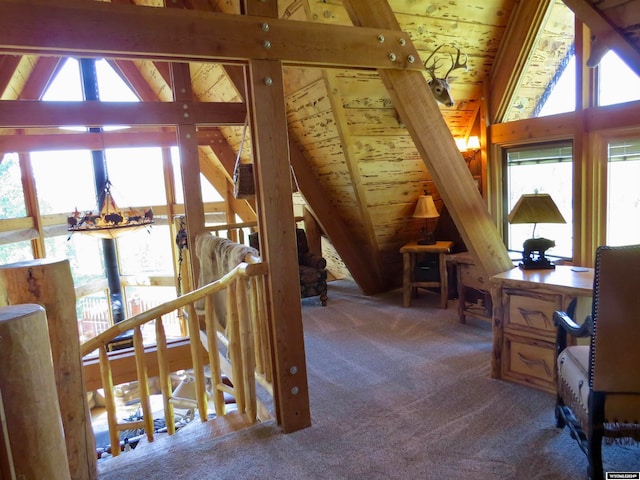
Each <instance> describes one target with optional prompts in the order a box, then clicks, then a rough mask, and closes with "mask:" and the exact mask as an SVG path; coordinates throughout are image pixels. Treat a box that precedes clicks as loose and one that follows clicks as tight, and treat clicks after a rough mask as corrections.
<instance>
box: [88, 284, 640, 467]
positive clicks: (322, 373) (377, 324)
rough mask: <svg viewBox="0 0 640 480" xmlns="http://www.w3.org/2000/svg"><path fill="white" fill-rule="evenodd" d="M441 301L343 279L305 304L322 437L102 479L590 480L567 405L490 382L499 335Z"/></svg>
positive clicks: (632, 458) (246, 439)
mask: <svg viewBox="0 0 640 480" xmlns="http://www.w3.org/2000/svg"><path fill="white" fill-rule="evenodd" d="M438 298H439V297H437V296H435V295H429V294H422V295H421V296H420V297H419V298H418V299H416V300H415V301H414V302H413V304H412V307H411V308H403V307H402V306H401V305H402V294H401V292H399V291H395V292H390V293H387V294H384V295H380V296H373V297H365V296H363V295H361V294H360V292H359V290H358V288H357V287H356V286H355V284H353V283H351V282H346V281H338V282H332V283H331V284H330V288H329V302H328V306H327V307H324V308H323V307H321V306H319V305H318V304H316V303H314V302H313V301H311V302H310V301H307V300H305V301H304V302H303V321H304V327H305V347H306V351H307V370H308V378H309V390H310V401H311V415H312V421H313V425H312V426H311V427H310V428H307V429H304V430H302V431H299V432H295V433H292V434H288V435H285V434H282V433H281V432H280V430H279V428H278V427H277V425H275V423H274V422H267V423H263V424H260V425H257V426H255V427H252V428H251V429H248V430H245V431H243V432H240V433H237V434H232V435H229V436H226V437H221V438H218V439H215V440H211V441H207V442H200V443H195V442H194V443H193V444H190V445H189V448H184V449H181V450H179V451H177V450H176V449H173V451H174V452H175V453H174V454H172V455H167V456H165V457H163V458H158V459H157V463H154V465H149V464H142V463H138V464H137V465H136V466H135V467H131V466H130V463H131V462H126V465H127V466H126V468H125V466H124V462H122V460H121V459H123V457H124V455H122V456H120V457H118V458H115V459H111V460H108V461H106V462H104V463H102V464H101V465H100V472H101V474H100V479H101V480H111V479H121V480H122V479H153V478H163V479H165V478H169V479H200V480H202V479H229V480H230V479H261V478H271V479H297V480H306V479H309V480H312V479H323V480H324V479H345V480H346V479H349V480H351V479H354V480H355V479H362V480H370V479H453V480H455V479H490V478H498V479H528V480H531V479H549V480H551V479H553V480H563V479H567V480H569V479H580V478H586V465H587V462H586V457H585V456H584V455H583V454H582V452H581V451H580V450H579V448H578V446H577V445H576V443H575V442H574V441H573V440H572V439H571V438H570V437H569V434H568V432H567V431H566V430H565V431H563V430H559V429H557V428H556V427H555V421H554V416H553V407H554V397H553V396H552V395H550V394H547V393H543V392H539V391H537V390H534V389H531V388H528V387H524V386H518V385H515V384H511V383H507V382H502V381H498V380H493V379H491V378H489V369H490V358H491V326H490V325H489V324H488V323H487V322H482V321H479V320H470V321H469V322H468V323H467V324H466V325H461V324H460V323H458V318H457V315H456V311H455V302H450V306H449V309H448V310H440V309H439V308H437V305H438ZM185 433H186V432H185ZM171 440H172V439H171V438H164V439H161V440H158V441H169V442H170V441H171ZM603 452H604V459H605V470H608V471H634V472H637V471H640V447H638V446H628V447H620V446H614V447H605V448H604V450H603ZM137 453H138V452H136V451H135V450H134V451H133V452H129V453H127V454H126V455H127V456H128V455H136V454H137ZM123 460H124V459H123Z"/></svg>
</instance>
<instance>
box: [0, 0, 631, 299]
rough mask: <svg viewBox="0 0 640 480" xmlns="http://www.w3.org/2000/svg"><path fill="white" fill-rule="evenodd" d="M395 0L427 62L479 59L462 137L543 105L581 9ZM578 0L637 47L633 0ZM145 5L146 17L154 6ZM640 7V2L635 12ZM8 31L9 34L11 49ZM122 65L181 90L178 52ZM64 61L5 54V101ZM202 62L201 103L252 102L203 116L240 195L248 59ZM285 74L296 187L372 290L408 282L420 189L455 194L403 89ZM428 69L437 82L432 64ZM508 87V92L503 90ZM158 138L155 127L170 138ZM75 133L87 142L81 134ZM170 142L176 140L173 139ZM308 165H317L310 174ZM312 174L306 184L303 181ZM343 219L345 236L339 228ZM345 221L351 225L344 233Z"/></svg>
mask: <svg viewBox="0 0 640 480" xmlns="http://www.w3.org/2000/svg"><path fill="white" fill-rule="evenodd" d="M87 1H88V0H87ZM9 3H10V2H9ZM112 3H121V4H128V5H130V4H131V3H135V4H136V5H139V6H140V7H143V6H144V7H162V6H163V5H164V2H163V0H136V1H135V2H133V1H131V2H129V1H126V0H117V1H116V0H113V1H112ZM174 3H175V2H174ZM182 3H183V7H184V8H188V9H194V10H203V11H214V12H220V13H227V14H240V13H241V6H240V2H239V1H238V0H183V1H182ZM388 3H389V6H390V8H391V9H392V10H393V13H394V15H395V18H396V20H397V22H398V23H399V25H400V28H401V30H402V31H404V32H406V33H407V34H408V36H409V38H410V39H411V42H412V43H413V46H414V47H415V48H416V50H417V52H418V54H419V56H420V59H417V62H421V61H424V60H425V59H426V58H427V57H428V56H429V55H430V54H431V52H433V51H434V50H435V49H436V48H437V47H439V46H441V45H444V47H443V48H441V50H444V51H445V52H446V53H447V56H445V57H443V58H441V59H440V60H439V62H440V64H441V65H443V66H442V69H446V68H448V62H449V57H448V52H454V50H453V49H454V48H460V50H461V51H462V52H463V53H464V54H465V55H467V56H468V70H467V71H464V70H456V71H455V72H454V73H453V74H452V76H455V77H457V78H456V79H455V80H454V81H452V82H451V93H452V96H453V98H454V99H455V101H456V103H455V105H454V106H453V107H445V106H440V112H441V114H442V117H443V119H444V121H445V122H446V125H447V127H448V128H449V130H450V132H451V135H452V136H453V137H460V138H467V137H468V136H469V135H479V136H480V137H481V138H483V139H484V138H485V130H484V128H485V126H486V119H487V118H489V116H490V115H491V114H492V112H491V111H489V107H488V105H498V104H499V103H502V104H504V105H506V107H505V109H504V112H503V113H504V116H503V117H502V118H503V119H504V118H509V119H517V118H526V117H527V116H528V115H530V112H531V111H533V109H535V107H536V105H537V104H538V102H539V100H540V98H541V97H542V96H543V95H544V92H545V89H546V88H547V86H548V84H549V82H550V81H551V80H552V78H553V76H554V74H555V73H556V67H557V65H558V64H559V63H560V62H561V61H562V59H563V58H564V57H565V56H566V53H567V52H568V51H569V49H570V47H571V43H572V40H573V25H572V21H571V20H572V15H571V12H570V11H569V10H568V9H567V7H565V5H564V4H563V3H562V2H560V1H559V0H558V1H555V2H554V1H553V0H551V1H543V0H540V1H536V2H533V1H529V0H528V1H527V2H518V1H516V0H453V1H435V0H433V1H429V2H407V1H406V0H389V2H388ZM626 3H629V2H626ZM632 3H635V4H637V3H638V2H632ZM523 4H527V5H528V8H531V5H532V4H535V5H536V7H537V8H538V11H539V12H540V17H541V18H540V22H539V28H537V29H535V30H534V31H533V32H532V35H534V38H533V40H532V39H529V40H526V41H525V40H522V41H519V42H518V43H517V44H516V43H515V42H514V38H517V33H518V32H521V31H523V30H527V31H529V30H530V28H529V25H530V23H531V22H532V19H531V18H528V15H525V14H520V15H518V9H520V10H522V9H524V8H527V7H526V6H523ZM566 4H568V5H569V6H570V7H571V8H572V9H573V10H575V11H577V12H579V14H580V16H581V18H583V20H584V21H585V22H595V21H597V20H598V19H599V21H600V22H602V21H603V18H605V17H603V12H601V11H599V10H596V7H595V6H594V4H598V8H600V9H601V10H603V11H604V12H605V13H608V14H610V15H611V18H610V20H611V21H612V22H626V23H623V27H624V31H618V30H616V29H615V28H613V27H612V26H611V25H610V24H607V25H609V26H608V29H607V28H606V26H602V25H600V24H598V25H600V26H599V27H598V28H599V30H598V31H599V32H600V36H601V38H602V39H604V40H605V41H606V42H611V43H610V44H611V45H613V46H614V48H616V46H618V45H623V43H624V45H623V47H620V48H624V49H628V48H629V47H628V38H632V40H633V41H634V42H637V35H636V34H637V32H636V30H635V29H634V27H633V25H632V24H631V23H630V22H629V21H628V19H629V18H633V15H629V12H630V8H629V6H628V5H627V6H626V10H624V11H622V6H620V4H621V2H588V1H586V0H571V1H567V2H566ZM554 5H555V6H554ZM278 7H279V16H280V18H282V19H288V20H297V21H307V22H317V23H325V24H332V25H344V26H351V25H353V23H352V21H351V20H350V17H349V15H348V14H347V11H346V10H345V8H344V6H343V4H342V2H341V1H339V0H280V1H279V2H278ZM140 12H141V15H144V12H145V10H140ZM637 12H638V10H637V8H636V9H634V10H633V14H634V15H635V14H636V13H637ZM625 13H626V14H627V16H625V15H624V14H625ZM594 18H596V20H594ZM549 19H552V21H551V22H549V21H548V20H549ZM611 32H613V33H614V34H615V35H614V34H611ZM539 33H540V36H539V35H538V34H539ZM605 37H606V38H605ZM1 38H2V37H1V35H0V46H1V44H2V41H1ZM379 41H380V42H381V43H382V42H387V44H388V48H389V49H390V50H391V51H394V50H396V49H397V48H399V47H398V46H397V45H392V44H391V39H384V40H383V39H380V40H379ZM318 42H322V39H319V40H318ZM321 46H322V45H318V48H320V47H321ZM513 48H521V49H523V50H524V51H522V52H518V55H517V58H518V60H513V61H512V63H511V65H502V64H501V67H503V68H504V67H511V68H512V69H513V70H516V69H517V68H516V67H518V62H519V63H520V64H522V65H521V66H520V67H519V68H520V74H521V77H519V78H520V82H519V83H520V84H521V85H522V88H514V89H508V88H503V89H501V90H498V91H492V84H491V82H492V81H494V80H496V78H498V79H499V76H497V75H496V71H495V69H496V66H494V64H496V63H499V60H500V59H504V58H505V57H508V56H509V51H510V49H513ZM532 52H533V55H532V54H531V53H532ZM631 52H632V53H631V54H629V56H630V57H631V58H635V59H637V57H638V53H637V45H636V48H635V49H633V48H632V49H631ZM634 52H635V53H634ZM634 55H635V57H634ZM360 60H363V59H360ZM110 62H111V64H112V65H113V66H114V67H115V68H116V70H117V71H119V72H120V73H121V74H122V76H123V77H124V78H125V79H126V80H127V82H128V83H129V84H130V85H131V86H132V88H133V89H134V90H135V91H136V92H137V94H138V95H139V96H140V98H141V99H142V100H144V101H145V102H150V103H156V102H171V101H172V100H173V92H172V89H171V76H170V69H169V67H168V64H167V63H164V62H161V61H157V60H156V61H152V60H145V59H125V58H114V59H111V60H110ZM502 62H504V60H502ZM638 64H640V62H638ZM630 65H633V62H630ZM59 67H60V63H59V57H55V56H40V57H38V56H36V55H33V54H27V55H23V56H19V55H14V54H6V55H2V56H0V99H1V100H6V101H8V100H34V99H39V98H40V95H41V92H42V91H43V89H44V88H45V87H46V85H47V83H48V82H49V80H50V78H51V76H52V75H53V74H54V73H55V72H56V70H57V68H59ZM189 70H190V75H191V82H192V88H193V97H194V101H196V102H221V103H226V104H230V107H233V105H234V104H235V105H237V106H238V107H240V109H236V110H233V108H229V109H228V110H227V111H226V113H225V114H226V115H227V118H231V119H232V120H230V121H227V122H226V123H225V122H224V121H222V122H219V125H216V126H211V123H216V122H213V121H212V119H211V118H208V119H207V121H206V122H203V123H208V124H209V125H208V126H202V127H200V128H199V129H198V144H199V146H200V147H199V155H200V165H201V170H202V172H203V174H204V175H205V176H206V178H207V179H208V180H209V181H210V182H211V183H212V185H213V186H214V187H215V188H216V189H218V191H220V193H221V194H222V195H223V196H225V197H228V193H229V192H230V191H231V189H230V185H231V181H232V180H231V175H232V171H233V166H234V163H235V157H236V152H237V151H238V150H239V148H240V144H241V140H242V137H243V135H242V133H243V129H244V126H243V123H244V122H243V120H244V115H245V113H244V111H245V110H244V107H243V106H242V105H243V102H244V100H245V97H246V94H245V79H244V73H243V69H242V67H241V66H240V65H222V64H214V63H208V62H198V61H191V62H190V63H189ZM283 74H284V90H285V104H286V112H287V121H288V127H289V137H290V145H291V149H292V159H291V161H292V164H294V167H295V166H296V165H295V164H297V165H298V170H299V171H300V175H301V177H302V176H304V178H305V180H304V182H302V181H301V182H300V183H301V192H300V193H297V194H295V195H294V199H295V201H296V203H297V204H300V205H302V204H304V203H305V202H307V203H308V205H309V207H311V210H312V211H313V212H314V213H315V214H316V217H318V220H319V221H320V224H321V226H323V227H326V228H325V230H327V233H328V234H329V237H330V239H331V240H332V241H333V244H334V247H335V249H336V250H337V255H338V256H340V257H342V260H344V262H345V263H346V266H347V268H349V270H350V271H351V273H352V274H353V276H354V278H355V279H356V281H357V282H358V283H359V285H360V286H361V288H362V289H363V290H364V291H365V292H367V293H373V292H375V291H380V290H385V289H388V288H392V287H395V286H397V285H398V282H399V281H400V278H401V276H400V270H401V259H400V255H399V253H398V249H399V248H400V246H401V245H403V244H404V243H406V242H407V241H409V240H412V239H415V238H416V237H417V235H418V229H419V227H420V226H421V224H419V222H417V221H416V220H413V219H412V218H411V214H412V213H413V209H414V207H415V203H416V200H417V197H418V196H419V195H420V194H422V193H423V191H425V190H426V189H429V190H430V191H431V192H432V193H434V194H436V197H437V199H438V200H439V202H438V207H439V208H440V209H443V208H444V205H443V202H442V200H441V199H440V197H439V195H438V192H437V191H436V189H435V186H434V182H433V179H432V176H431V174H430V172H429V171H428V170H427V167H426V166H425V161H424V160H423V158H422V157H421V155H420V153H419V151H418V149H417V148H416V145H415V143H414V141H413V140H412V137H411V135H410V134H409V132H408V130H407V128H406V127H405V125H404V123H403V122H402V121H401V119H400V116H399V114H398V111H397V110H396V108H395V107H394V105H393V102H392V100H391V96H390V95H389V93H388V91H387V89H386V88H385V86H384V84H383V82H382V81H381V79H380V76H379V74H378V73H377V72H376V71H375V70H372V69H366V68H330V69H325V68H318V67H310V66H302V65H301V66H296V65H294V64H292V63H288V64H287V65H286V66H285V67H284V70H283ZM424 75H425V78H427V79H428V75H427V73H426V72H424ZM499 83H500V82H496V83H495V85H499ZM503 95H504V96H505V97H504V98H505V99H506V100H505V99H503V98H498V99H496V98H492V96H493V97H496V96H503ZM0 103H2V102H0ZM493 108H494V109H496V108H497V107H493ZM0 112H2V113H3V114H4V113H6V112H7V110H4V109H2V105H0ZM154 112H155V114H158V113H159V112H160V110H157V109H156V110H150V114H154ZM14 113H15V112H14ZM9 125H11V124H10V122H7V121H6V119H5V121H3V122H0V127H2V126H9ZM13 126H15V127H18V125H13ZM20 127H21V132H20V135H21V136H23V137H24V136H29V135H33V134H36V133H37V134H39V135H42V134H44V133H53V132H54V129H42V128H40V129H29V128H27V127H28V126H27V125H20ZM16 136H17V130H16V129H15V128H4V129H2V130H0V154H2V153H3V152H6V151H12V148H11V145H13V144H12V143H11V142H10V141H9V139H15V137H16ZM34 138H35V135H34ZM107 138H108V137H105V139H107ZM158 138H159V137H155V139H156V140H157V139H158ZM170 138H171V136H169V139H170ZM73 141H74V142H75V144H76V145H78V142H77V139H74V140H73ZM167 141H169V142H171V140H164V142H167ZM87 142H88V140H87ZM32 145H35V143H32ZM45 145H46V143H45ZM483 147H484V146H483ZM294 150H295V151H294ZM251 152H252V146H251V136H250V135H249V137H248V140H247V142H246V143H245V144H244V146H243V148H242V157H243V161H245V162H248V161H251ZM0 158H1V157H0ZM302 163H303V165H302V167H304V168H305V169H306V170H305V171H304V172H303V171H302V167H301V164H302ZM485 165H486V155H485V154H484V153H482V154H478V155H476V156H475V157H472V158H470V159H469V161H468V167H469V169H470V170H471V173H472V175H474V176H475V177H476V178H478V179H479V185H480V187H481V188H482V186H483V185H484V181H485V180H484V175H485V174H486V172H485V167H484V166H485ZM300 180H302V178H301V179H300ZM454 180H455V179H449V181H454ZM303 183H304V186H305V188H306V191H305V188H302V187H303V185H302V184H303ZM228 198H229V207H228V211H229V212H234V213H236V214H238V215H239V216H240V217H241V218H243V219H244V220H252V219H254V218H255V204H254V203H253V202H245V201H241V200H235V199H233V198H232V197H228ZM319 217H322V218H319ZM329 230H332V231H333V233H334V234H333V235H331V233H332V232H330V231H329ZM338 230H340V231H341V232H342V233H341V235H338V234H337V232H338ZM338 237H340V238H338ZM347 243H350V244H351V245H347Z"/></svg>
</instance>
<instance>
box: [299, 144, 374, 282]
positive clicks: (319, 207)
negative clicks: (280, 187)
mask: <svg viewBox="0 0 640 480" xmlns="http://www.w3.org/2000/svg"><path fill="white" fill-rule="evenodd" d="M290 135H291V132H290ZM289 152H290V154H291V157H290V158H291V166H292V167H293V171H294V173H295V175H296V180H297V181H298V186H299V187H300V194H301V195H302V197H303V198H304V200H305V202H306V203H307V206H308V208H309V209H310V210H311V211H312V213H313V216H314V218H315V219H316V221H317V222H318V223H319V224H320V226H321V227H322V230H323V231H324V232H325V233H326V234H327V236H328V237H329V239H330V240H331V243H332V244H333V246H334V248H335V249H336V251H337V252H338V254H339V255H340V258H341V259H342V261H343V262H344V263H345V265H346V266H347V268H348V269H349V273H350V274H351V276H352V277H353V279H354V280H355V282H356V283H357V284H358V286H359V287H360V288H361V289H362V291H363V292H364V293H365V294H366V295H373V294H375V293H380V292H381V291H383V290H384V286H383V285H382V282H381V280H380V279H379V278H378V276H377V275H375V274H374V273H373V272H374V268H373V266H372V265H371V263H372V262H371V256H370V254H369V253H368V251H367V250H365V249H363V248H360V245H358V243H357V242H354V241H353V237H352V236H351V234H350V233H349V227H348V226H347V225H345V223H344V221H343V220H342V218H341V217H340V216H339V215H336V213H335V211H334V209H333V207H332V205H331V202H330V201H329V200H328V199H327V193H326V192H325V191H324V189H323V188H322V185H321V184H320V182H319V181H318V179H317V178H316V176H315V173H314V172H313V169H312V168H311V166H310V165H309V162H308V161H307V159H306V158H304V155H303V154H302V152H301V151H300V149H299V148H298V146H297V145H296V143H295V140H294V139H293V138H292V137H291V136H290V137H289Z"/></svg>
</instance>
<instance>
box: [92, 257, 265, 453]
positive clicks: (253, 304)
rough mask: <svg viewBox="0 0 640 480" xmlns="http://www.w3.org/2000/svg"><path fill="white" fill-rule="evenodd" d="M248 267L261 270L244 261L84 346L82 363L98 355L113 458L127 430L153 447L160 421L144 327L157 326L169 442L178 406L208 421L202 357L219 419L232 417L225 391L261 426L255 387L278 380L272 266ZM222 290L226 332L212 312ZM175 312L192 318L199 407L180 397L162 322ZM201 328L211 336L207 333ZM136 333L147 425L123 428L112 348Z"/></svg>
mask: <svg viewBox="0 0 640 480" xmlns="http://www.w3.org/2000/svg"><path fill="white" fill-rule="evenodd" d="M245 260H249V261H252V262H255V263H247V262H243V263H241V264H240V265H238V266H237V267H236V268H235V269H233V270H232V271H231V272H229V273H228V274H226V275H225V276H223V277H222V278H220V279H219V280H217V281H215V282H213V283H210V284H208V285H205V286H203V287H201V288H198V289H197V290H194V291H192V292H189V293H186V294H184V295H182V296H180V297H178V298H177V299H174V300H171V301H168V302H166V303H164V304H162V305H159V306H157V307H154V308H151V309H150V310H147V311H145V312H142V313H140V314H137V315H134V316H132V317H130V318H128V319H125V320H123V321H121V322H118V323H116V324H115V325H113V326H112V327H110V328H109V329H108V330H106V331H104V332H102V333H100V334H99V335H97V336H96V337H94V338H92V339H90V340H88V341H87V342H85V343H83V344H82V346H81V354H82V356H83V357H84V356H86V355H89V354H91V353H93V352H94V351H95V350H98V357H99V363H100V375H101V377H102V386H103V388H104V397H105V410H106V413H107V422H108V427H109V440H110V443H111V452H112V455H114V456H115V455H118V454H119V453H120V433H119V432H120V431H122V430H130V429H133V428H142V429H144V430H145V433H146V435H147V439H148V440H149V441H153V434H154V425H153V415H152V412H151V403H150V395H149V387H148V385H149V382H148V380H149V378H148V371H147V365H146V363H145V361H144V358H145V348H144V345H143V338H142V327H143V325H145V324H147V323H150V322H155V332H156V342H157V348H156V352H157V362H158V367H159V368H158V370H159V380H160V389H161V392H162V397H163V407H164V416H165V421H166V425H167V432H168V433H169V434H170V435H171V434H173V433H174V432H175V424H174V403H179V404H180V405H184V404H185V402H186V403H188V402H190V401H191V403H192V405H193V407H194V408H196V409H197V411H198V413H199V416H200V419H201V421H203V422H206V421H207V416H208V397H207V391H206V385H205V375H204V363H205V362H203V357H204V358H207V359H208V363H209V367H210V370H211V396H212V397H213V405H214V408H215V412H216V416H222V415H225V413H226V412H225V402H224V392H227V393H229V394H231V395H232V396H233V397H234V398H235V400H236V404H237V410H238V412H239V413H242V414H244V415H246V418H247V419H248V420H249V421H250V422H255V420H256V416H257V395H256V380H257V381H260V382H261V383H262V384H263V385H266V386H267V387H268V386H269V385H270V384H271V381H272V372H271V363H270V360H269V359H270V353H269V342H268V329H267V315H266V300H265V299H266V295H265V286H264V276H265V275H266V273H267V265H266V263H260V262H259V259H255V258H254V257H251V258H248V259H245ZM223 290H226V307H227V318H226V327H225V328H224V329H223V328H222V327H221V326H220V324H219V322H218V319H217V318H216V316H215V313H214V307H213V296H214V294H215V293H216V292H220V291H223ZM203 298H204V299H205V306H204V312H202V313H201V314H200V315H199V313H200V312H198V311H197V310H196V307H195V303H196V302H197V301H198V300H200V299H203ZM176 310H178V311H183V312H185V315H186V317H187V322H188V332H189V343H190V350H191V360H192V366H193V376H194V378H195V388H196V400H195V401H194V400H190V399H178V398H176V397H174V395H173V389H172V385H171V379H170V373H171V372H170V371H169V360H168V347H167V340H166V335H165V331H164V327H163V319H162V317H163V316H164V315H167V314H169V313H171V312H173V311H176ZM202 327H204V330H202V329H201V328H202ZM129 331H133V351H134V356H135V363H136V371H137V380H138V383H139V393H140V404H141V408H142V413H143V420H141V421H140V422H127V423H122V424H119V423H118V420H117V412H116V401H115V395H114V382H113V378H114V377H113V372H112V367H111V363H110V356H109V353H108V348H107V345H108V343H109V342H111V341H112V340H113V339H114V338H116V337H118V336H119V335H121V334H123V333H125V332H129ZM221 342H223V343H225V344H226V348H227V355H226V357H225V356H224V355H222V354H221V352H220V349H219V344H220V343H221ZM203 350H205V351H206V355H203ZM223 373H224V374H225V375H227V376H228V377H229V379H230V380H231V384H232V385H233V386H232V387H230V386H228V385H227V384H225V383H224V382H223Z"/></svg>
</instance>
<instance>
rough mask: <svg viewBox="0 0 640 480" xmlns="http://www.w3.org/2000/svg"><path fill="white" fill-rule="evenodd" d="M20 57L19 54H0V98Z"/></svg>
mask: <svg viewBox="0 0 640 480" xmlns="http://www.w3.org/2000/svg"><path fill="white" fill-rule="evenodd" d="M20 58H21V57H20V55H1V56H0V98H2V96H3V95H4V91H5V90H6V89H7V87H8V86H9V82H10V81H11V77H13V74H14V72H15V71H16V68H18V64H19V63H20Z"/></svg>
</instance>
